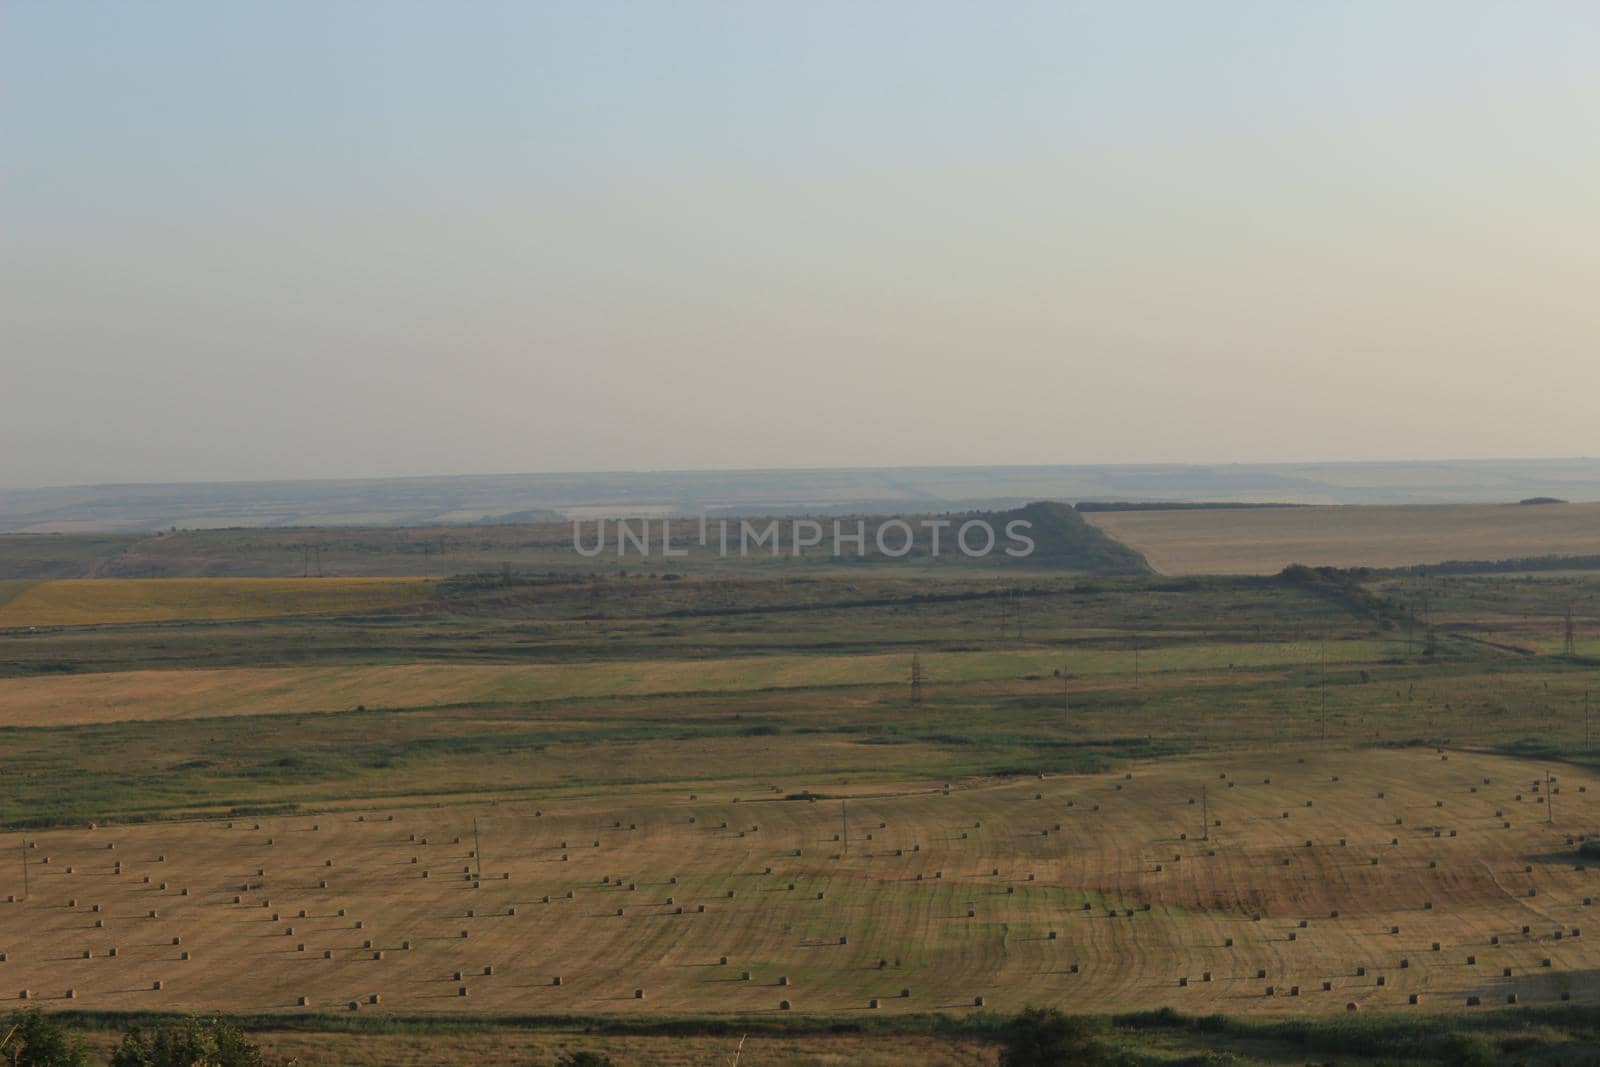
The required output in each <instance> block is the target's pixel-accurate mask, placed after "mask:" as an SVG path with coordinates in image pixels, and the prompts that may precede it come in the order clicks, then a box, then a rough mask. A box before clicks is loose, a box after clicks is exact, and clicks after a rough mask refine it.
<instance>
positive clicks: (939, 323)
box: [0, 0, 1600, 507]
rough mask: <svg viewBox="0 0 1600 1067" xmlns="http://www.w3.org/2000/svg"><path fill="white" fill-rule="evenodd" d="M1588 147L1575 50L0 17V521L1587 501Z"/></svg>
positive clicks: (1352, 20) (1091, 26) (79, 11)
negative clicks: (659, 508)
mask: <svg viewBox="0 0 1600 1067" xmlns="http://www.w3.org/2000/svg"><path fill="white" fill-rule="evenodd" d="M1596 101H1600V5H1596V4H1593V3H1591V2H1570V3H1566V2H1559V0H1540V2H1535V3H1526V4H1509V3H1503V2H1473V0H1416V2H1411V3H1403V4H1397V3H1393V2H1391V0H1366V2H1363V0H1352V2H1344V3H1326V4H1307V3H1302V4H1286V3H1282V2H1281V0H1260V2H1254V0H1252V2H1243V0H1238V2H1221V0H1219V2H1215V3H1205V4H1184V3H1176V2H1161V3H1155V2H1140V0H1130V2H1112V0H1106V2H1099V3H1090V4H1074V3H1067V2H1052V3H1040V4H1024V3H1001V4H972V3H938V2H927V3H924V2H917V3H910V2H902V3H868V4H863V3H843V2H827V0H823V2H817V3H782V4H779V3H742V4H741V3H731V2H729V3H695V2H687V0H686V2H682V3H642V2H641V3H616V2H612V3H605V2H602V3H564V4H555V3H511V2H507V3H489V2H458V3H437V2H404V0H385V2H381V3H376V2H374V3H327V2H325V0H288V2H273V3H266V2H256V3H216V2H214V0H190V2H177V0H151V2H142V3H122V4H109V3H91V2H87V0H85V2H72V0H49V2H46V0H9V2H7V3H5V4H4V5H3V7H0V486H7V487H13V488H23V487H37V486H45V485H77V484H85V483H98V482H178V481H204V480H212V481H231V480H248V479H261V478H353V477H367V476H393V475H434V474H448V473H457V472H494V471H595V470H652V469H655V470H660V469H675V470H687V469H723V470H725V469H730V468H775V467H790V468H824V467H872V468H885V467H904V466H913V467H927V466H944V465H957V464H959V465H981V464H1044V465H1056V464H1108V463H1177V462H1186V461H1196V462H1204V463H1230V462H1274V461H1290V462H1305V461H1317V460H1369V459H1388V458H1394V459H1402V458H1403V459H1423V460H1429V459H1441V458H1482V457H1493V456H1519V457H1541V456H1543V457H1560V456H1581V455H1585V454H1592V453H1594V452H1596V451H1597V448H1596V443H1597V441H1600V435H1597V428H1596V421H1595V411H1596V406H1595V397H1596V396H1597V395H1600V314H1597V313H1596V306H1597V305H1596V298H1595V294H1596V292H1597V289H1600V260H1597V258H1596V248H1600V197H1596V196H1595V190H1596V189H1600V107H1597V106H1596ZM1268 492H1269V493H1270V490H1269V491H1268ZM472 506H474V507H475V506H476V504H473V505H472Z"/></svg>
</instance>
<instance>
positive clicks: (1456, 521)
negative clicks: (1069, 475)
mask: <svg viewBox="0 0 1600 1067" xmlns="http://www.w3.org/2000/svg"><path fill="white" fill-rule="evenodd" d="M1084 517H1085V518H1086V519H1088V520H1089V521H1090V522H1092V523H1094V524H1095V525H1096V526H1098V527H1100V528H1101V529H1103V530H1104V531H1106V533H1108V534H1110V535H1111V536H1112V537H1115V538H1117V539H1118V540H1119V541H1122V542H1124V543H1125V544H1128V545H1130V546H1132V547H1133V548H1136V549H1138V550H1139V551H1140V552H1143V553H1144V555H1145V558H1146V559H1148V560H1149V561H1150V565H1151V566H1153V567H1155V568H1156V569H1157V570H1158V571H1161V572H1162V573H1164V574H1274V573H1276V572H1278V571H1280V570H1282V569H1283V568H1284V567H1285V566H1287V565H1289V564H1291V563H1304V564H1307V565H1309V566H1332V567H1361V566H1367V567H1401V566H1411V565H1414V564H1419V563H1442V562H1444V561H1445V560H1451V559H1461V560H1484V559H1509V558H1515V557H1523V556H1543V555H1600V504H1553V505H1544V506H1521V505H1515V504H1506V505H1500V504H1467V505H1456V504H1451V505H1440V506H1431V507H1415V506H1383V507H1354V506H1346V507H1313V508H1218V509H1213V510H1194V511H1106V512H1093V513H1089V514H1086V515H1085V516H1084Z"/></svg>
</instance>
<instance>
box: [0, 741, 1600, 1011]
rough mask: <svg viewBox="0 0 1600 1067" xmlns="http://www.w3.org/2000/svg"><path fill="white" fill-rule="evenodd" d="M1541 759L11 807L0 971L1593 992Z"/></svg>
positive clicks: (186, 983)
mask: <svg viewBox="0 0 1600 1067" xmlns="http://www.w3.org/2000/svg"><path fill="white" fill-rule="evenodd" d="M1302 758H1303V759H1304V762H1303V763H1302V762H1300V760H1301V759H1302ZM1547 769H1548V767H1547V765H1545V764H1542V763H1534V762H1530V761H1523V760H1517V759H1512V758H1508V757H1502V756H1490V755H1482V754H1474V753H1471V752H1464V751H1451V752H1443V753H1441V752H1436V751H1435V750H1434V749H1432V748H1422V747H1418V748H1410V749H1402V750H1366V751H1350V750H1341V751H1333V750H1323V751H1319V750H1315V749H1311V750H1306V751H1304V752H1303V753H1302V754H1296V753H1294V752H1292V751H1288V750H1284V751H1278V752H1260V753H1239V754H1235V755H1231V756H1208V757H1205V758H1189V759H1174V760H1168V761H1164V762H1160V763H1152V764H1139V765H1135V766H1134V767H1133V768H1132V769H1131V770H1130V771H1129V772H1128V774H1129V775H1131V777H1128V776H1125V775H1124V774H1123V773H1120V772H1119V773H1114V774H1104V775H1093V776H1082V777H1068V778H1047V779H1042V780H1033V779H1018V780H1010V781H997V780H992V779H986V780H974V781H970V782H955V783H952V785H951V788H950V790H949V792H948V794H946V793H945V792H944V790H943V789H942V788H941V785H940V784H939V783H929V784H928V786H927V787H926V788H914V789H907V788H905V787H904V786H903V785H902V786H900V787H899V789H898V791H892V792H891V791H887V790H884V791H878V790H869V789H864V788H860V787H856V788H854V789H852V790H851V794H850V796H849V802H848V810H847V811H846V810H845V809H844V808H843V807H842V805H841V803H839V802H838V801H837V800H827V799H824V800H812V801H808V800H805V799H785V798H786V797H788V796H790V795H792V794H794V793H795V792H796V791H798V790H800V789H802V788H804V787H807V786H811V787H815V786H817V785H818V784H819V783H814V782H811V783H808V782H783V783H781V784H778V785H774V786H772V787H771V788H770V790H766V791H763V790H757V789H750V788H743V789H740V790H738V791H736V792H733V791H729V790H728V788H727V787H722V788H720V789H719V788H718V787H717V786H716V785H714V784H711V785H707V786H698V785H695V784H690V783H683V784H681V786H680V787H675V788H673V789H672V790H670V791H667V790H661V789H655V790H650V791H641V792H633V793H629V792H623V791H618V792H615V793H610V794H607V795H593V796H590V797H588V798H583V797H572V798H568V799H561V800H556V801H552V802H550V803H548V804H544V805H543V806H540V805H537V804H535V803H532V802H523V801H517V802H515V803H511V802H505V803H499V804H491V803H485V804H479V805H471V806H467V805H458V806H452V807H429V808H402V809H396V810H392V811H385V810H382V809H369V808H363V809H360V810H343V811H337V812H324V813H320V814H315V815H297V816H295V817H270V818H269V817H262V818H252V817H235V818H234V819H233V821H232V824H231V825H230V824H229V823H228V822H227V821H211V822H202V823H181V824H160V825H143V826H102V827H100V828H97V829H87V828H81V829H71V830H66V829H64V830H52V831H40V832H38V833H29V834H27V835H25V836H24V835H20V834H16V833H12V834H7V835H6V836H5V837H4V838H3V839H0V855H8V856H13V857H20V856H22V855H26V856H27V863H28V867H27V870H28V884H29V895H28V897H27V899H26V900H23V899H21V894H22V871H21V864H20V863H16V862H14V863H13V864H11V865H9V866H6V867H0V952H4V953H5V957H4V960H5V961H4V962H3V963H0V976H3V977H4V979H5V980H7V981H9V983H10V985H9V986H8V987H7V988H11V989H30V990H34V991H37V993H36V995H37V997H38V998H39V1000H40V1001H41V1002H42V1003H44V1004H45V1005H46V1006H47V1007H49V1006H55V1005H56V1003H57V1002H59V1001H60V999H61V997H62V996H63V991H64V990H65V989H68V988H71V989H75V990H76V991H77V1000H78V1004H77V1006H79V1007H81V1008H84V1009H120V1010H163V1011H188V1010H209V1009H212V1008H215V1007H218V1006H226V1007H228V1008H229V1009H230V1010H234V1011H244V1012H296V1011H303V1010H305V1008H307V1007H309V1008H310V1009H312V1010H314V1011H349V1010H350V1008H349V1007H348V1005H349V1004H350V1003H351V1002H358V1003H359V1005H360V1007H359V1008H358V1009H357V1010H359V1011H361V1012H363V1013H366V1012H385V1011H395V1012H402V1011H403V1012H524V1013H540V1014H567V1013H573V1014H620V1015H648V1014H694V1015H698V1016H711V1017H715V1016H720V1015H745V1014H750V1015H763V1014H768V1013H775V1012H777V1011H778V1010H779V1006H778V1005H779V1001H780V1000H788V1001H789V1002H790V1003H791V1005H792V1007H791V1009H790V1010H792V1011H793V1012H796V1013H814V1014H826V1015H830V1016H843V1017H849V1016H852V1015H861V1016H863V1017H865V1016H866V1015H867V1014H868V1013H876V1014H885V1013H889V1014H892V1013H904V1012H926V1011H930V1010H936V1011H945V1012H952V1013H964V1012H970V1011H973V1010H977V1009H976V1008H975V1007H974V1004H975V998H976V997H978V996H982V997H984V999H985V1010H1000V1011H1008V1010H1015V1009H1018V1008H1020V1007H1022V1006H1023V1005H1025V1004H1038V1003H1053V1004H1058V1005H1060V1006H1062V1007H1068V1008H1071V1009H1073V1010H1077V1011H1112V1010H1116V1011H1126V1010H1131V1009H1137V1008H1145V1007H1150V1008H1154V1007H1160V1006H1168V1005H1170V1006H1173V1007H1177V1008H1179V1009H1181V1010H1183V1011H1185V1012H1216V1011H1221V1012H1227V1013H1230V1014H1269V1015H1276V1014H1285V1013H1318V1014H1320V1013H1336V1012H1343V1011H1345V1010H1346V1005H1347V1004H1349V1003H1354V1004H1356V1005H1358V1007H1360V1008H1361V1009H1363V1010H1372V1009H1376V1010H1383V1011H1398V1012H1404V1011H1408V1010H1409V1011H1424V1010H1425V1011H1464V1010H1468V1009H1467V1007H1466V998H1467V997H1469V996H1476V997H1479V998H1481V1000H1482V1002H1483V1003H1484V1004H1485V1005H1489V1004H1493V1003H1500V1004H1504V1003H1505V1002H1506V998H1507V996H1509V995H1510V994H1513V993H1514V994H1516V995H1517V996H1518V998H1519V1002H1520V1003H1522V1004H1540V1003H1554V1002H1558V1001H1559V1000H1560V999H1561V997H1562V996H1563V995H1568V996H1570V997H1572V998H1573V999H1575V1000H1577V1001H1580V1002H1586V1003H1593V1002H1595V1001H1597V1000H1600V982H1596V980H1595V977H1594V975H1595V973H1596V969H1597V967H1600V948H1591V945H1592V944H1593V936H1592V931H1589V930H1588V929H1587V925H1588V924H1587V923H1586V919H1587V917H1588V916H1589V915H1590V913H1591V910H1592V909H1591V908H1590V907H1589V906H1588V904H1587V903H1586V901H1588V900H1589V899H1591V895H1593V894H1595V892H1596V886H1597V884H1600V883H1597V879H1600V871H1592V870H1585V869H1582V864H1581V863H1580V862H1579V861H1578V859H1577V857H1576V854H1575V842H1576V836H1575V835H1576V834H1577V833H1580V832H1582V831H1584V830H1585V829H1586V828H1587V827H1588V826H1589V825H1591V824H1592V821H1593V818H1594V812H1593V811H1592V810H1591V808H1590V805H1591V804H1593V803H1594V802H1595V798H1600V777H1597V776H1595V775H1593V774H1590V773H1588V772H1580V771H1577V770H1574V769H1573V768H1568V767H1562V768H1560V770H1559V774H1558V777H1557V779H1556V783H1555V784H1556V787H1557V788H1558V789H1559V793H1558V794H1557V795H1556V796H1555V797H1554V802H1555V805H1556V807H1555V815H1554V823H1553V824H1551V823H1548V822H1546V819H1547V810H1548V808H1547V801H1548V799H1550V798H1548V797H1547V795H1546V793H1547V791H1546V788H1545V785H1544V782H1545V772H1546V770H1547ZM1580 787H1582V788H1583V791H1580ZM1202 790H1204V793H1202ZM691 794H692V799H691ZM1191 800H1193V801H1195V803H1194V804H1191V803H1190V801H1191ZM1202 812H1204V814H1205V815H1206V816H1208V817H1209V818H1210V819H1212V820H1220V825H1215V824H1213V825H1211V826H1209V827H1207V826H1205V824H1204V821H1203V818H1202ZM1502 813H1503V814H1502ZM391 818H392V821H391ZM475 822H476V824H477V825H476V829H477V831H478V832H479V836H477V837H475V835H474V823H475ZM1508 822H1509V823H1510V826H1509V827H1508V826H1507V825H1506V823H1508ZM1058 827H1059V828H1058ZM846 831H847V832H848V835H849V842H848V849H846V846H845V843H844V841H843V840H842V838H843V835H844V833H845V832H846ZM835 834H839V835H840V837H841V840H838V841H835V840H834V835H835ZM1206 834H1209V835H1210V840H1205V839H1204V835H1206ZM1569 835H1573V836H1572V837H1571V839H1570V840H1569ZM24 839H25V840H26V841H27V842H28V845H27V847H24V845H23V841H24ZM480 839H481V847H482V849H483V855H482V856H481V857H479V856H476V855H474V850H475V848H476V847H477V844H476V843H477V842H478V841H479V840H480ZM111 846H114V847H111ZM1213 853H1214V854H1213ZM119 864H120V868H119ZM5 895H12V896H15V897H17V899H16V900H15V901H13V902H11V903H6V902H5V901H4V896H5ZM302 913H303V914H302ZM1052 933H1054V936H1052ZM1435 945H1437V947H1435ZM113 949H115V950H116V951H115V954H113V952H112V950H113ZM184 953H189V954H190V958H188V959H184V958H183V954H184ZM380 954H381V958H380ZM724 957H726V960H727V962H726V963H724V962H722V960H723V958H724ZM1506 969H1509V974H1507V973H1505V972H1506ZM746 972H748V978H746V977H745V974H746ZM1208 975H1209V978H1208V977H1207V976H1208ZM557 976H560V983H559V984H557V983H556V977H557ZM157 982H160V983H161V986H160V988H157V987H156V984H155V983H157ZM1324 983H1329V988H1327V989H1325V988H1324ZM1268 987H1271V993H1270V994H1269V992H1268ZM463 989H464V990H466V993H465V994H463V993H462V992H461V991H462V990H463ZM636 990H640V991H643V992H644V994H645V995H644V996H643V997H639V996H636V994H635V991H636ZM902 990H906V991H908V993H909V995H906V996H902V995H901V991H902ZM373 994H378V995H379V997H380V1002H379V1003H377V1004H373V1003H371V1001H370V998H371V997H372V996H373ZM1413 995H1414V996H1415V997H1416V998H1417V1003H1416V1004H1415V1005H1413V1004H1412V1003H1411V999H1410V998H1411V997H1412V996H1413ZM301 998H306V1003H305V1004H304V1005H302V1003H301ZM873 998H878V1003H879V1006H878V1008H876V1009H873V1008H870V1007H869V1006H868V1005H869V1002H870V1001H871V1000H872V999H873Z"/></svg>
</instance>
